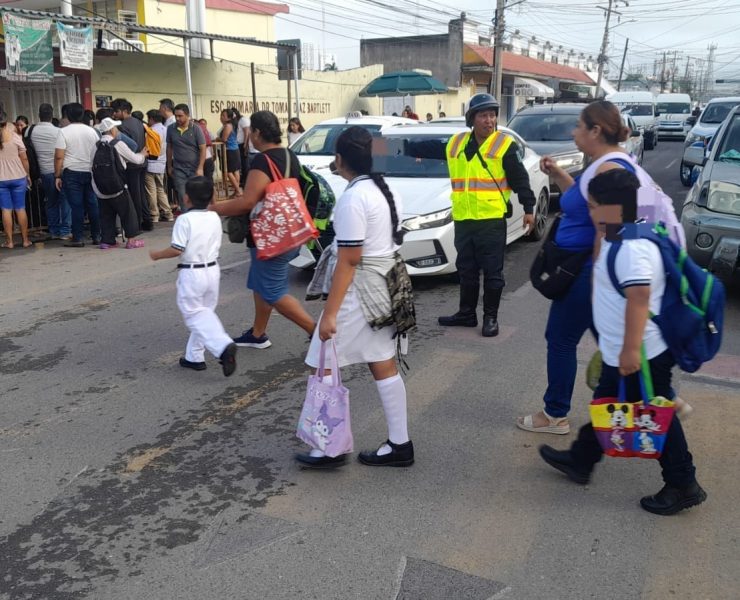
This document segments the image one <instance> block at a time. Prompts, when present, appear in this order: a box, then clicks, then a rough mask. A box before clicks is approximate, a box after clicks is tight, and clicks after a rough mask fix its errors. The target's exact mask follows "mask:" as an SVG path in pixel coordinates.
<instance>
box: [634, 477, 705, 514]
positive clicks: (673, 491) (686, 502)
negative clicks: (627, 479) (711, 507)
mask: <svg viewBox="0 0 740 600" xmlns="http://www.w3.org/2000/svg"><path fill="white" fill-rule="evenodd" d="M706 499H707V493H706V492H705V491H704V490H703V489H702V487H701V486H700V485H699V484H698V483H697V482H696V481H695V482H694V483H692V484H691V485H690V486H688V487H685V488H676V487H671V486H669V485H664V486H663V489H662V490H660V491H659V492H658V493H657V494H655V495H654V496H645V497H644V498H642V499H641V500H640V506H642V508H644V509H645V510H646V511H648V512H651V513H653V514H656V515H666V516H667V515H675V514H676V513H677V512H679V511H682V510H683V509H684V508H691V507H692V506H697V505H699V504H701V503H702V502H704V500H706Z"/></svg>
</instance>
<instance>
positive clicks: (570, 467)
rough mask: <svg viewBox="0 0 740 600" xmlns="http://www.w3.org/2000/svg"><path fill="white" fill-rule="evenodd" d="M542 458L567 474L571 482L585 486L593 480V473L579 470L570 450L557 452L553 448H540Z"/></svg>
mask: <svg viewBox="0 0 740 600" xmlns="http://www.w3.org/2000/svg"><path fill="white" fill-rule="evenodd" d="M540 456H541V457H542V459H543V460H544V461H545V462H546V463H547V464H548V465H550V466H551V467H555V468H556V469H557V470H558V471H560V472H562V473H565V474H566V475H567V476H568V479H570V480H571V481H575V482H576V483H580V484H581V485H585V484H587V483H588V482H589V481H590V480H591V473H590V472H588V471H584V470H583V469H580V468H578V466H577V465H576V463H575V462H574V461H573V457H572V456H571V454H570V452H569V451H568V450H555V448H552V447H551V446H546V445H545V446H540Z"/></svg>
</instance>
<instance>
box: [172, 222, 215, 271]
mask: <svg viewBox="0 0 740 600" xmlns="http://www.w3.org/2000/svg"><path fill="white" fill-rule="evenodd" d="M222 237H223V232H222V231H221V217H219V216H218V215H217V214H216V213H215V212H213V211H209V210H189V211H188V212H186V213H184V214H182V215H180V216H179V217H177V220H176V221H175V226H174V228H173V229H172V242H171V244H170V245H171V246H172V247H173V248H176V249H177V250H181V251H182V254H181V255H180V263H182V264H207V263H209V262H213V261H214V260H217V259H218V253H219V251H220V250H221V240H222Z"/></svg>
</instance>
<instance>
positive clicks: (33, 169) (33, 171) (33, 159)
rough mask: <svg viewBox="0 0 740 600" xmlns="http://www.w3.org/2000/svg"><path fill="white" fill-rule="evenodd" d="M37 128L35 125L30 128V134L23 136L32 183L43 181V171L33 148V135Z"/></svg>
mask: <svg viewBox="0 0 740 600" xmlns="http://www.w3.org/2000/svg"><path fill="white" fill-rule="evenodd" d="M34 127H36V124H35V123H34V124H33V125H31V127H29V129H28V133H27V134H26V135H24V136H23V145H24V146H25V147H26V157H27V158H28V167H29V169H28V170H29V173H28V174H29V176H30V177H31V181H32V182H34V183H35V182H36V181H38V180H39V179H41V169H40V168H39V157H38V155H37V154H36V148H34V147H33V140H32V139H31V133H33V128H34Z"/></svg>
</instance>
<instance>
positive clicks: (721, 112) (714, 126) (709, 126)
mask: <svg viewBox="0 0 740 600" xmlns="http://www.w3.org/2000/svg"><path fill="white" fill-rule="evenodd" d="M738 105H740V96H733V97H727V98H713V99H711V100H710V101H709V102H708V103H707V105H706V106H705V107H704V110H702V112H701V115H699V120H698V121H697V122H696V125H694V127H692V129H691V131H689V133H688V134H687V135H686V140H685V141H684V146H683V151H684V156H683V158H682V159H681V166H680V169H679V173H680V177H681V183H682V184H684V185H685V186H686V187H690V186H691V169H692V165H691V164H690V163H687V162H686V151H687V150H688V148H689V147H690V146H691V145H692V144H693V143H695V142H699V141H703V142H705V143H708V141H709V139H711V137H712V136H713V135H714V133H715V132H716V131H717V130H718V129H719V127H720V125H722V121H724V120H725V117H727V115H728V114H729V113H730V111H731V110H732V109H733V108H734V107H736V106H738Z"/></svg>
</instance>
